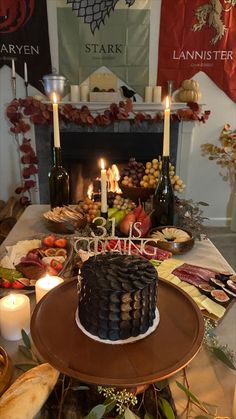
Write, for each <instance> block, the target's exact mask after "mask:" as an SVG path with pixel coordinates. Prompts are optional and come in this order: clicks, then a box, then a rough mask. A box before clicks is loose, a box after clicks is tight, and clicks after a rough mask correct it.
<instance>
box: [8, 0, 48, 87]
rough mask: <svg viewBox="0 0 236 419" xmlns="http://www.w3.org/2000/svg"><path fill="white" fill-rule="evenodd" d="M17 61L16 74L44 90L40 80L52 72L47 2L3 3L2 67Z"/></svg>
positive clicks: (23, 1) (23, 0) (16, 1)
mask: <svg viewBox="0 0 236 419" xmlns="http://www.w3.org/2000/svg"><path fill="white" fill-rule="evenodd" d="M12 59H14V60H15V69H16V72H17V74H19V75H20V76H22V77H24V62H26V64H27V69H28V81H29V83H30V84H31V85H32V86H34V87H36V88H38V89H39V90H43V86H42V83H41V82H40V79H41V78H42V76H43V75H45V74H48V73H50V72H51V56H50V47H49V37H48V19H47V5H46V0H0V67H2V66H3V65H5V64H6V65H8V66H11V60H12Z"/></svg>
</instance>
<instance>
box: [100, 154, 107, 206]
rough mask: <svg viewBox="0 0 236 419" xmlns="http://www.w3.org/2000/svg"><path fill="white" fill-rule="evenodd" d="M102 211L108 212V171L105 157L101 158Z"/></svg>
mask: <svg viewBox="0 0 236 419" xmlns="http://www.w3.org/2000/svg"><path fill="white" fill-rule="evenodd" d="M101 212H103V213H106V212H107V171H106V169H105V164H104V160H103V159H101Z"/></svg>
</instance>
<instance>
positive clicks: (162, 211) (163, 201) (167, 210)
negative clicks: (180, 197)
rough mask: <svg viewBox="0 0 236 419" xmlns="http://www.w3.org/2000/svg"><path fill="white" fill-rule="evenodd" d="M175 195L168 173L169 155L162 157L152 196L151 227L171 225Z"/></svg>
mask: <svg viewBox="0 0 236 419" xmlns="http://www.w3.org/2000/svg"><path fill="white" fill-rule="evenodd" d="M174 213H175V196H174V191H173V188H172V184H171V180H170V175H169V156H163V158H162V171H161V176H160V180H159V182H158V184H157V187H156V190H155V193H154V196H153V211H152V213H151V222H152V227H159V226H164V225H173V222H174Z"/></svg>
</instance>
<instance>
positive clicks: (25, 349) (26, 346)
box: [16, 329, 42, 371]
mask: <svg viewBox="0 0 236 419" xmlns="http://www.w3.org/2000/svg"><path fill="white" fill-rule="evenodd" d="M21 337H22V340H23V345H19V346H18V349H19V351H20V352H21V353H22V354H23V355H24V356H25V357H26V358H27V359H28V360H29V361H30V362H29V363H20V364H16V367H17V368H18V369H20V370H22V371H28V370H30V369H31V368H34V367H36V365H39V364H41V363H42V362H41V360H40V359H39V357H38V356H37V354H36V353H35V351H34V349H33V347H32V343H31V340H30V338H29V336H28V335H27V333H26V331H25V330H24V329H22V330H21Z"/></svg>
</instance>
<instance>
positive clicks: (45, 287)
mask: <svg viewBox="0 0 236 419" xmlns="http://www.w3.org/2000/svg"><path fill="white" fill-rule="evenodd" d="M62 282H64V281H63V279H62V278H59V276H49V275H46V276H45V277H43V278H40V279H38V281H36V284H35V294H36V303H38V302H39V301H40V300H41V298H43V296H44V295H46V294H47V293H48V291H50V290H52V289H53V288H55V287H56V286H57V285H59V284H61V283H62Z"/></svg>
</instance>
